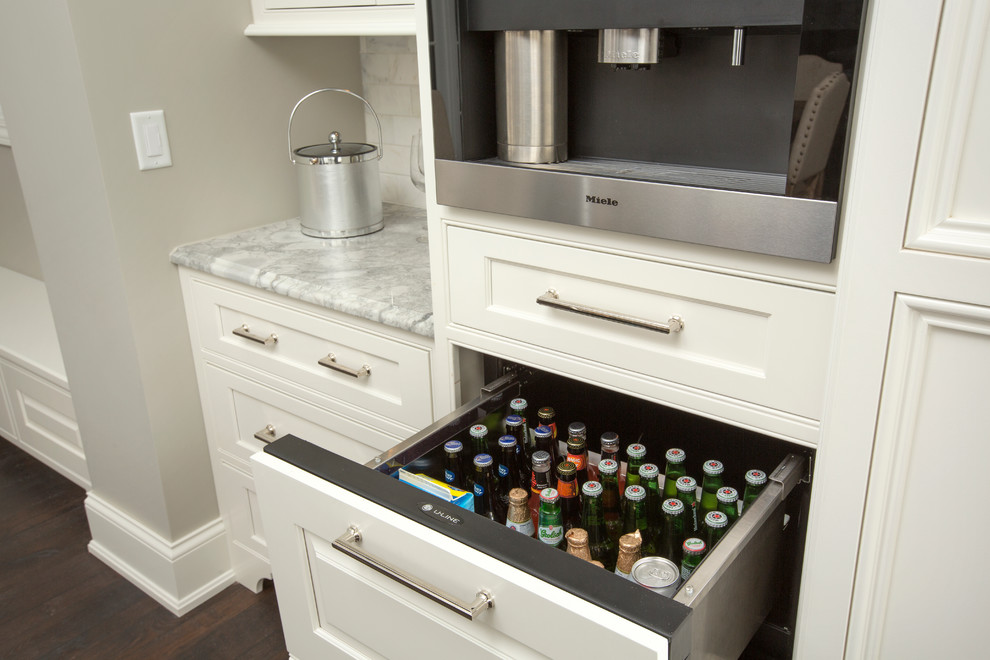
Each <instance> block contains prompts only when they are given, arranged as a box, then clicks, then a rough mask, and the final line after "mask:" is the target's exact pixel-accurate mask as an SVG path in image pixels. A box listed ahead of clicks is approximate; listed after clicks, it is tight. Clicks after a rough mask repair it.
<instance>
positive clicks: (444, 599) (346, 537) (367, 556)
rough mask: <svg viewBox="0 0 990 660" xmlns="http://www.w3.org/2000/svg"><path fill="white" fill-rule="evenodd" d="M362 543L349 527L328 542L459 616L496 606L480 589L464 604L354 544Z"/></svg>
mask: <svg viewBox="0 0 990 660" xmlns="http://www.w3.org/2000/svg"><path fill="white" fill-rule="evenodd" d="M360 542H361V531H360V530H359V529H358V528H357V527H353V526H351V527H348V528H347V531H346V532H345V533H344V534H343V536H341V537H340V538H338V539H337V540H335V541H334V542H333V543H331V545H332V546H333V548H334V549H335V550H339V551H340V552H343V553H344V554H345V555H347V556H348V557H352V558H354V559H356V560H358V561H359V562H361V563H362V564H364V565H365V566H370V567H371V568H373V569H375V570H376V571H378V572H379V573H381V574H383V575H387V576H388V577H390V578H392V579H393V580H395V581H396V582H398V583H400V584H403V585H405V586H407V587H409V588H410V589H412V590H413V591H415V592H417V593H419V594H422V595H423V596H426V597H427V598H429V599H430V600H432V601H434V602H437V603H440V604H441V605H443V606H444V607H446V608H447V609H449V610H453V611H454V612H457V613H458V614H460V615H461V616H462V617H464V618H466V619H470V620H471V621H474V619H475V618H476V617H477V616H478V615H479V614H481V613H482V612H484V611H485V610H487V609H489V608H491V607H494V606H495V600H494V599H493V598H492V595H491V594H490V593H488V592H487V591H485V590H484V589H482V590H481V591H479V592H478V593H477V594H476V595H475V598H474V602H472V603H464V602H462V601H460V600H458V599H457V598H454V597H453V596H451V595H449V594H447V593H445V592H443V591H441V590H440V589H438V588H437V587H434V586H433V585H431V584H427V583H425V582H423V581H422V580H420V579H419V578H417V577H414V576H412V575H410V574H409V573H406V572H405V571H403V570H401V569H399V568H396V567H395V566H392V565H391V564H389V563H388V562H386V561H384V560H382V559H380V558H378V557H376V556H374V555H372V554H371V553H369V552H367V551H365V550H363V549H362V548H361V547H359V546H358V545H357V544H358V543H360Z"/></svg>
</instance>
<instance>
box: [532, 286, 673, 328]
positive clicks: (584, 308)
mask: <svg viewBox="0 0 990 660" xmlns="http://www.w3.org/2000/svg"><path fill="white" fill-rule="evenodd" d="M536 302H537V304H539V305H546V306H547V307H552V308H554V309H561V310H564V311H565V312H573V313H575V314H583V315H584V316H590V317H592V318H596V319H603V320H605V321H612V322H613V323H622V324H624V325H631V326H634V327H636V328H643V329H645V330H652V331H653V332H659V333H662V334H665V335H669V334H671V333H672V332H680V331H681V330H683V329H684V319H682V318H681V317H680V316H671V317H670V319H668V321H667V322H666V323H658V322H656V321H649V320H647V319H643V318H639V317H638V316H630V315H628V314H621V313H619V312H610V311H607V310H604V309H598V308H597V307H590V306H588V305H582V304H581V303H575V302H565V301H563V300H561V299H560V297H559V296H558V294H557V291H556V290H555V289H548V290H547V292H546V293H544V294H543V295H542V296H540V297H539V298H537V299H536Z"/></svg>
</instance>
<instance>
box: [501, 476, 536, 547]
mask: <svg viewBox="0 0 990 660" xmlns="http://www.w3.org/2000/svg"><path fill="white" fill-rule="evenodd" d="M528 503H529V493H527V492H526V491H525V490H523V489H522V488H513V489H512V490H510V491H509V510H508V513H506V516H505V526H506V527H508V528H509V529H511V530H515V531H517V532H519V533H521V534H525V535H526V536H534V535H535V534H536V527H535V526H534V525H533V518H532V516H530V513H529V506H528Z"/></svg>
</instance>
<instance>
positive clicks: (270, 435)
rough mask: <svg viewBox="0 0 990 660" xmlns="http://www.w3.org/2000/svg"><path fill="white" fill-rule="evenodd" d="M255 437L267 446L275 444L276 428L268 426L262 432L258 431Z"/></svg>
mask: <svg viewBox="0 0 990 660" xmlns="http://www.w3.org/2000/svg"><path fill="white" fill-rule="evenodd" d="M254 437H255V438H257V439H258V440H261V441H262V442H264V443H265V444H269V443H272V442H275V440H276V436H275V427H274V426H272V425H271V424H268V425H267V426H265V428H263V429H261V430H260V431H256V432H255V434H254Z"/></svg>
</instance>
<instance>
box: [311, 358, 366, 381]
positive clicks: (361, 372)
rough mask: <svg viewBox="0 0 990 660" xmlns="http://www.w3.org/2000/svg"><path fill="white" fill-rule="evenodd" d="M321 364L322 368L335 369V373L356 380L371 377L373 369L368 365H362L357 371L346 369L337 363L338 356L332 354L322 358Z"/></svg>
mask: <svg viewBox="0 0 990 660" xmlns="http://www.w3.org/2000/svg"><path fill="white" fill-rule="evenodd" d="M319 364H320V366H321V367H326V368H327V369H333V370H334V371H339V372H340V373H342V374H347V375H348V376H352V377H354V378H361V377H362V376H370V375H371V367H369V366H368V365H366V364H362V365H361V367H360V368H358V369H355V368H353V367H345V366H344V365H342V364H338V363H337V356H336V355H334V354H333V353H330V354H329V355H327V356H326V357H325V358H320V360H319Z"/></svg>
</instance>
